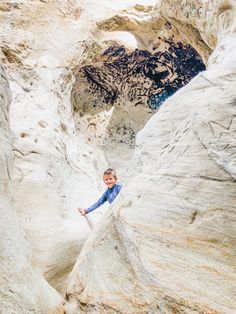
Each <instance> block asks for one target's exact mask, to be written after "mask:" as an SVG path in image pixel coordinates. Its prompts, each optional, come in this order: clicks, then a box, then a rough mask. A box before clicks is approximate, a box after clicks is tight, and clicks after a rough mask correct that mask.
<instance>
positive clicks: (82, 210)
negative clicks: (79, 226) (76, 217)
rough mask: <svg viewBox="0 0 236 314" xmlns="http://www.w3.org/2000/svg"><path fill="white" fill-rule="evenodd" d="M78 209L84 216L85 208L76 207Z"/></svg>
mask: <svg viewBox="0 0 236 314" xmlns="http://www.w3.org/2000/svg"><path fill="white" fill-rule="evenodd" d="M78 211H79V212H80V214H81V215H82V216H85V215H86V214H87V210H86V208H78Z"/></svg>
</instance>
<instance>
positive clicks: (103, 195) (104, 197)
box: [87, 191, 107, 213]
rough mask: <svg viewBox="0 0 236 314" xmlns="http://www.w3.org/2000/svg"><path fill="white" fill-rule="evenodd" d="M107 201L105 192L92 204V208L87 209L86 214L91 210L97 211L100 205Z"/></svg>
mask: <svg viewBox="0 0 236 314" xmlns="http://www.w3.org/2000/svg"><path fill="white" fill-rule="evenodd" d="M106 201H107V191H105V192H104V193H103V194H102V196H101V197H100V198H99V200H98V201H97V202H96V203H94V204H93V205H92V206H90V207H89V208H87V213H90V212H92V211H93V210H95V209H97V208H98V207H99V206H101V205H102V204H104V203H105V202H106Z"/></svg>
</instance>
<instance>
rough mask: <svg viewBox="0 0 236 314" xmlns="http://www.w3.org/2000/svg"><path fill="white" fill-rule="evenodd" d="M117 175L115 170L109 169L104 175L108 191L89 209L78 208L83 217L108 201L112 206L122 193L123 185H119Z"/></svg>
mask: <svg viewBox="0 0 236 314" xmlns="http://www.w3.org/2000/svg"><path fill="white" fill-rule="evenodd" d="M117 180H118V178H117V175H116V172H115V170H114V169H107V170H106V171H105V172H104V173H103V181H104V183H105V184H106V186H107V190H106V191H105V192H104V193H103V195H102V196H101V197H100V198H99V200H98V201H97V202H96V203H95V204H93V205H92V206H90V207H89V208H78V210H79V212H80V213H81V215H82V216H85V215H86V214H88V213H90V212H92V211H93V210H95V209H97V208H98V207H99V206H101V205H102V204H104V203H105V202H106V201H108V202H109V203H110V204H111V203H112V202H113V201H114V199H115V198H116V197H117V195H118V194H119V193H120V190H121V187H122V186H121V185H120V184H118V183H117Z"/></svg>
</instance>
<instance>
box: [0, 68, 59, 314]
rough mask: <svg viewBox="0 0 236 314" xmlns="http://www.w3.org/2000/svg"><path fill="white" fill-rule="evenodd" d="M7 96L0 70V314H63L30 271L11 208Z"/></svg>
mask: <svg viewBox="0 0 236 314" xmlns="http://www.w3.org/2000/svg"><path fill="white" fill-rule="evenodd" d="M10 101H11V92H10V89H9V84H8V81H7V77H6V74H5V72H4V70H3V68H2V67H0V117H1V119H0V138H1V152H0V169H1V185H0V213H1V214H0V224H1V229H0V247H1V250H0V260H1V263H0V273H1V275H0V309H1V310H0V311H1V313H4V314H10V313H63V306H62V298H61V297H60V296H59V294H58V293H57V292H56V291H55V290H54V289H53V288H52V287H51V286H49V284H48V283H47V282H46V281H45V280H44V279H43V277H42V276H41V275H40V274H38V273H37V272H36V271H35V270H34V271H33V269H32V264H31V263H32V255H31V252H30V249H29V247H28V244H27V243H26V241H25V239H24V235H23V232H22V230H21V228H20V227H19V222H18V220H17V218H16V213H15V210H14V208H13V204H12V169H13V155H12V134H11V132H10V128H9V106H10Z"/></svg>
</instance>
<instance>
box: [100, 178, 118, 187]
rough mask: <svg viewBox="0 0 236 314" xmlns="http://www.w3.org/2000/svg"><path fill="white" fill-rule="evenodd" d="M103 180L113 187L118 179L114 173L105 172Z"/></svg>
mask: <svg viewBox="0 0 236 314" xmlns="http://www.w3.org/2000/svg"><path fill="white" fill-rule="evenodd" d="M103 181H104V183H105V184H106V186H107V187H108V188H109V189H111V188H113V186H114V185H115V184H116V182H117V179H116V178H115V177H114V176H113V175H112V174H105V175H104V177H103Z"/></svg>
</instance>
